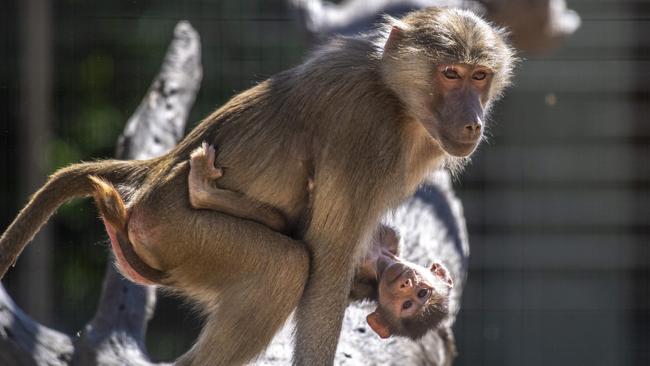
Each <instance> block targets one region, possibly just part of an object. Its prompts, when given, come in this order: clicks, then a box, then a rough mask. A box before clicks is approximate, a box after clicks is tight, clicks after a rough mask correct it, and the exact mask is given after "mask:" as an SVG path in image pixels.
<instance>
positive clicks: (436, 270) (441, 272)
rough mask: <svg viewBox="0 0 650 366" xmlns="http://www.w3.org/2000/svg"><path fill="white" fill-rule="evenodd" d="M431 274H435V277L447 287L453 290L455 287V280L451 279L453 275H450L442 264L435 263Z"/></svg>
mask: <svg viewBox="0 0 650 366" xmlns="http://www.w3.org/2000/svg"><path fill="white" fill-rule="evenodd" d="M430 270H431V273H433V274H434V275H435V276H437V277H438V278H440V279H441V280H442V282H444V283H445V284H446V285H447V287H449V288H452V287H454V280H452V279H451V275H450V274H449V271H448V270H447V268H446V267H445V266H443V265H442V263H438V262H434V263H433V264H432V265H431V268H430Z"/></svg>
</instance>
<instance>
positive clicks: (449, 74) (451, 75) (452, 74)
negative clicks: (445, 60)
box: [442, 69, 460, 80]
mask: <svg viewBox="0 0 650 366" xmlns="http://www.w3.org/2000/svg"><path fill="white" fill-rule="evenodd" d="M442 75H444V76H445V77H446V78H447V79H450V80H454V79H460V75H458V72H457V71H456V70H454V69H445V70H444V71H443V72H442Z"/></svg>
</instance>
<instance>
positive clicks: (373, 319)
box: [366, 310, 391, 338]
mask: <svg viewBox="0 0 650 366" xmlns="http://www.w3.org/2000/svg"><path fill="white" fill-rule="evenodd" d="M366 321H367V322H368V325H369V326H370V328H372V330H374V331H375V333H377V335H379V336H380V337H381V338H388V337H390V335H391V333H390V329H389V328H388V323H387V322H386V320H385V319H384V317H383V316H381V314H380V313H378V312H377V311H376V310H375V311H373V312H372V313H370V314H368V316H367V317H366Z"/></svg>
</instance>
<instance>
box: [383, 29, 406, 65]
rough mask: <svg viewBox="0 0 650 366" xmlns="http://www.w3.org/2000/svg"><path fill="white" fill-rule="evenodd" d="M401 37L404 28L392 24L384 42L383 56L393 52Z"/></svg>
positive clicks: (402, 37) (402, 36)
mask: <svg viewBox="0 0 650 366" xmlns="http://www.w3.org/2000/svg"><path fill="white" fill-rule="evenodd" d="M402 39H404V29H402V28H401V27H400V26H398V25H393V28H392V29H391V30H390V34H389V35H388V39H387V40H386V44H385V45H384V57H386V55H388V54H391V53H393V52H394V51H395V50H396V49H397V47H398V46H399V44H400V43H401V41H402Z"/></svg>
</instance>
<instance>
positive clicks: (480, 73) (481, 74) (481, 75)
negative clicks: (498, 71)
mask: <svg viewBox="0 0 650 366" xmlns="http://www.w3.org/2000/svg"><path fill="white" fill-rule="evenodd" d="M486 77H487V72H485V71H477V72H475V73H474V75H472V79H474V80H485V78H486Z"/></svg>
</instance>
